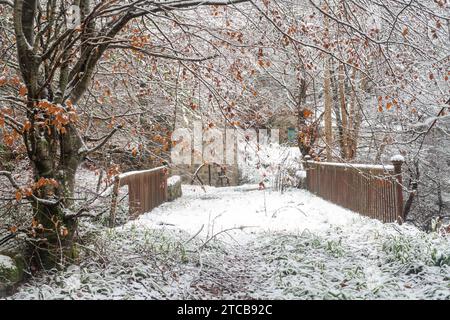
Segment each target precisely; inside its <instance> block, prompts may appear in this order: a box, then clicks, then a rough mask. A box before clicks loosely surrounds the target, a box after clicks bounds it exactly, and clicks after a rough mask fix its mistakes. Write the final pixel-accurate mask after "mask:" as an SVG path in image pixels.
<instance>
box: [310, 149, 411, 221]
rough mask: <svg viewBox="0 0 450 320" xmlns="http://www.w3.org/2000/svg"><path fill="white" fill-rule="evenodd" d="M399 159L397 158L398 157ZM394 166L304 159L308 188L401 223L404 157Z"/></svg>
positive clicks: (384, 219)
mask: <svg viewBox="0 0 450 320" xmlns="http://www.w3.org/2000/svg"><path fill="white" fill-rule="evenodd" d="M399 159H400V160H399ZM392 163H393V165H388V166H382V165H363V164H345V163H329V162H315V161H310V160H309V159H307V160H306V161H305V162H304V164H305V169H306V172H307V173H306V187H307V189H308V190H309V191H310V192H312V193H314V194H316V195H318V196H320V197H322V198H324V199H325V200H328V201H331V202H333V203H335V204H338V205H340V206H342V207H344V208H347V209H350V210H352V211H355V212H358V213H360V214H362V215H364V216H368V217H371V218H375V219H379V220H381V221H383V222H394V221H397V222H399V223H401V222H402V221H403V220H404V216H403V192H402V172H401V167H402V164H403V160H401V158H398V157H397V158H395V157H394V158H393V161H392Z"/></svg>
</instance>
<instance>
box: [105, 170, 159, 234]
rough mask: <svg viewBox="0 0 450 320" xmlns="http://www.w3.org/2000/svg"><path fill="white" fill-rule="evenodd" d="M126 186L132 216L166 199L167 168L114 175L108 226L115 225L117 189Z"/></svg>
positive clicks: (150, 208)
mask: <svg viewBox="0 0 450 320" xmlns="http://www.w3.org/2000/svg"><path fill="white" fill-rule="evenodd" d="M125 185H127V186H128V202H129V214H130V216H131V217H132V218H135V217H137V216H138V215H140V214H142V213H145V212H148V211H150V210H152V209H153V208H155V207H157V206H159V205H160V204H162V203H164V202H166V201H167V168H166V167H158V168H154V169H150V170H144V171H131V172H126V173H123V174H120V175H118V176H116V178H115V181H114V187H113V192H112V203H111V214H110V226H111V227H113V226H114V225H115V220H116V207H117V198H118V195H119V189H120V187H122V186H125Z"/></svg>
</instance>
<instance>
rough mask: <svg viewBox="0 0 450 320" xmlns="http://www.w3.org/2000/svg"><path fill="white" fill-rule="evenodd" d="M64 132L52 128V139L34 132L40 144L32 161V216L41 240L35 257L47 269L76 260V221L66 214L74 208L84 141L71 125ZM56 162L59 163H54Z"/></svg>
mask: <svg viewBox="0 0 450 320" xmlns="http://www.w3.org/2000/svg"><path fill="white" fill-rule="evenodd" d="M65 129H66V130H65V133H61V132H58V130H56V128H53V130H52V132H53V134H51V135H49V134H48V132H47V130H44V132H40V131H38V130H34V132H33V138H32V139H33V140H35V141H37V143H36V144H35V148H34V149H35V151H34V152H33V153H32V156H31V159H32V163H33V167H34V180H35V186H37V188H36V189H35V191H34V195H35V196H36V197H37V200H35V201H34V202H33V216H34V226H35V230H36V238H37V240H38V244H37V245H36V247H35V250H34V255H33V256H34V258H36V259H35V262H36V263H38V264H39V266H40V267H44V268H47V267H52V266H55V265H63V264H65V263H66V262H68V261H70V260H72V259H74V258H75V257H76V254H75V250H74V235H75V232H76V227H77V225H76V219H73V217H70V215H69V216H68V215H67V213H68V212H70V209H71V207H72V205H73V199H74V189H75V174H76V171H77V168H78V166H79V164H80V162H81V158H80V157H79V155H78V150H79V148H80V147H81V140H80V139H79V137H78V136H77V134H76V131H75V129H74V128H73V127H72V125H67V126H66V127H65ZM58 147H59V148H58ZM57 158H59V161H56V160H55V159H57Z"/></svg>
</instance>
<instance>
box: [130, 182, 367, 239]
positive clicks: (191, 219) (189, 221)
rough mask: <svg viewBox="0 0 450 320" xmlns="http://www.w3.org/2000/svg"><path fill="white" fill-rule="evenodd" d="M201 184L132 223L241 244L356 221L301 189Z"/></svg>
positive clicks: (347, 212) (345, 211) (326, 228)
mask: <svg viewBox="0 0 450 320" xmlns="http://www.w3.org/2000/svg"><path fill="white" fill-rule="evenodd" d="M205 188H206V189H205V191H203V190H202V188H200V187H199V186H189V185H184V186H183V197H181V198H179V199H177V200H175V201H174V202H172V203H165V204H163V205H162V206H160V207H158V208H156V209H154V210H153V211H152V212H149V213H147V214H144V215H142V216H141V217H139V218H138V219H137V220H136V221H134V222H132V223H135V224H136V225H139V226H145V227H151V228H175V229H182V230H185V231H187V232H188V233H190V234H192V235H194V234H196V233H197V232H198V231H200V230H201V231H200V233H199V237H200V238H204V240H207V239H208V238H210V237H211V236H213V235H215V234H217V233H220V235H221V237H220V238H221V239H222V240H224V241H227V242H230V241H231V242H236V241H237V242H238V243H239V244H242V245H244V244H246V242H248V241H250V240H251V239H254V237H255V234H258V233H261V232H296V233H298V232H302V231H304V230H309V231H311V232H314V233H318V234H323V233H324V232H327V231H329V230H330V228H333V227H336V226H348V225H352V224H353V223H354V222H356V221H360V220H361V219H360V217H359V215H357V214H355V213H353V212H350V211H348V210H345V209H343V208H341V207H339V206H335V205H333V204H331V203H329V202H327V201H324V200H322V199H321V198H319V197H316V196H314V195H312V194H310V193H309V192H307V191H304V190H298V189H291V190H288V191H286V192H284V193H280V192H277V191H271V190H259V189H258V186H257V185H244V186H239V187H227V188H214V187H205ZM364 220H367V221H370V220H368V219H364ZM367 221H365V223H367ZM224 231H225V232H224Z"/></svg>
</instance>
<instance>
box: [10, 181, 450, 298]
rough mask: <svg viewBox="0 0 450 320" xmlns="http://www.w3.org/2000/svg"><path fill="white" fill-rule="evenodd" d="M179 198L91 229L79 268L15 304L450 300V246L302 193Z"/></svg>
mask: <svg viewBox="0 0 450 320" xmlns="http://www.w3.org/2000/svg"><path fill="white" fill-rule="evenodd" d="M183 192H184V195H183V197H181V198H179V199H177V200H175V201H173V202H169V203H165V204H163V205H161V206H160V207H158V208H156V209H154V210H153V211H152V212H149V213H146V214H144V215H142V216H140V217H139V218H138V219H137V220H134V221H132V222H129V223H127V224H126V225H124V226H121V227H116V228H114V229H108V228H105V229H100V230H98V229H95V232H96V233H97V234H98V236H97V243H96V246H94V245H92V246H90V247H89V248H88V250H86V256H85V259H83V261H82V262H81V264H80V265H78V266H72V267H70V268H69V269H68V270H66V271H64V272H60V273H57V274H56V275H54V274H53V275H46V276H43V277H39V278H36V279H34V280H33V281H32V282H30V283H29V284H27V285H25V286H23V287H22V288H21V289H20V291H19V293H17V294H16V295H15V296H14V297H15V298H30V297H34V298H68V297H72V298H78V299H79V298H107V299H109V298H113V299H114V298H116V299H124V298H275V299H292V298H301V299H322V298H357V299H367V298H372V299H373V298H375V299H376V298H389V299H392V298H416V299H423V298H440V299H449V298H450V267H449V264H450V253H449V248H450V238H449V237H444V236H441V235H439V234H437V233H432V234H426V233H423V232H421V231H419V230H417V229H416V228H414V227H413V226H410V225H408V224H404V225H401V226H399V225H397V224H392V223H391V224H382V223H381V222H379V221H377V220H372V219H369V218H366V217H362V216H360V215H358V214H356V213H353V212H351V211H348V210H345V209H343V208H341V207H338V206H336V205H333V204H330V203H329V202H326V201H325V200H322V199H321V198H318V197H316V196H314V195H312V194H310V193H309V192H307V191H304V190H299V189H292V190H288V191H286V192H284V193H280V192H275V191H271V190H259V189H258V187H257V186H256V185H245V186H241V187H229V188H213V187H206V190H205V191H204V190H202V188H200V187H198V186H183ZM86 223H87V222H86ZM84 228H87V229H88V228H94V227H93V225H91V224H86V225H84Z"/></svg>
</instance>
